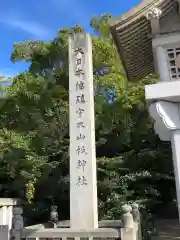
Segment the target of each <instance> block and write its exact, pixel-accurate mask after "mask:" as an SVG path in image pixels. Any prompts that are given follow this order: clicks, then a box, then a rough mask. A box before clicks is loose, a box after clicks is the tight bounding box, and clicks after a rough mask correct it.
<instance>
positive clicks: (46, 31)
mask: <svg viewBox="0 0 180 240" xmlns="http://www.w3.org/2000/svg"><path fill="white" fill-rule="evenodd" d="M139 2H140V0H113V1H112V0H89V1H88V0H30V1H28V0H16V1H15V0H1V4H0V6H1V7H0V30H1V37H0V76H2V75H5V76H14V75H15V74H17V73H18V72H21V71H23V70H25V69H26V68H27V65H26V64H24V63H16V64H13V63H11V61H10V55H11V52H12V51H13V43H14V42H22V41H25V40H32V39H33V40H35V39H42V40H46V41H47V40H50V39H53V38H54V37H55V35H56V32H57V30H58V29H59V28H62V27H65V26H67V27H71V26H73V25H75V24H81V25H82V26H83V27H84V28H85V29H86V30H87V31H89V30H90V29H89V22H90V20H91V18H92V16H93V15H98V16H101V15H102V14H103V13H111V14H112V15H114V16H119V15H121V14H122V13H124V12H126V11H127V10H128V9H130V8H132V7H133V6H134V5H136V4H137V3H139Z"/></svg>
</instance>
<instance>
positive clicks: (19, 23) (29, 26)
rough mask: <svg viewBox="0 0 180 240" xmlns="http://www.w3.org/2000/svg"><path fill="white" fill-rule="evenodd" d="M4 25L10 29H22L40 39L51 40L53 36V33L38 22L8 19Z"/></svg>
mask: <svg viewBox="0 0 180 240" xmlns="http://www.w3.org/2000/svg"><path fill="white" fill-rule="evenodd" d="M4 23H5V24H6V25H9V26H10V27H13V28H17V29H20V30H22V31H25V32H27V33H29V34H31V35H33V36H35V37H38V38H50V37H51V36H52V32H51V31H50V30H49V29H48V28H46V27H45V26H44V25H42V24H40V23H37V22H31V21H24V20H18V19H12V20H10V19H8V20H6V21H5V22H4Z"/></svg>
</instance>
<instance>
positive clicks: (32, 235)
mask: <svg viewBox="0 0 180 240" xmlns="http://www.w3.org/2000/svg"><path fill="white" fill-rule="evenodd" d="M21 215H22V209H21V208H16V209H15V211H14V217H13V226H14V229H13V231H12V237H13V239H14V240H20V239H27V240H28V239H29V240H30V239H31V240H42V239H44V240H45V239H46V240H50V239H56V240H59V239H62V240H66V239H73V240H80V239H82V238H83V239H84V238H86V239H87V240H92V239H96V240H97V239H98V240H99V239H104V238H106V239H107V238H109V239H113V240H114V239H122V240H141V230H140V215H139V209H138V205H137V204H132V205H131V206H130V205H124V206H123V215H122V217H121V220H117V221H109V220H108V221H101V222H100V223H99V228H97V229H88V230H73V229H71V228H58V226H56V228H45V227H44V225H42V224H41V225H36V226H29V227H25V228H24V227H23V218H22V216H21Z"/></svg>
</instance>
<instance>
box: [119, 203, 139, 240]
mask: <svg viewBox="0 0 180 240" xmlns="http://www.w3.org/2000/svg"><path fill="white" fill-rule="evenodd" d="M122 210H123V215H122V228H121V239H122V240H136V233H135V231H134V220H133V215H132V213H131V212H132V207H131V206H130V205H127V204H126V205H124V206H123V207H122Z"/></svg>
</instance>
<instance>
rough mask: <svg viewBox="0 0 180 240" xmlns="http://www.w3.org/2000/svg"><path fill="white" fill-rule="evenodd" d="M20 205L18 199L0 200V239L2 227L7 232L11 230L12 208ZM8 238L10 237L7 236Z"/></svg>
mask: <svg viewBox="0 0 180 240" xmlns="http://www.w3.org/2000/svg"><path fill="white" fill-rule="evenodd" d="M20 204H21V203H20V200H19V199H12V198H0V226H1V231H0V237H1V234H2V231H4V227H5V228H6V229H7V231H8V230H11V229H12V218H13V208H14V207H15V206H17V205H20ZM8 235H9V233H8ZM8 238H10V236H8Z"/></svg>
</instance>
